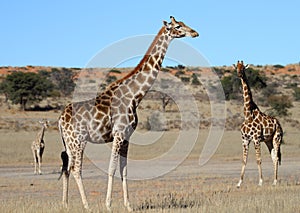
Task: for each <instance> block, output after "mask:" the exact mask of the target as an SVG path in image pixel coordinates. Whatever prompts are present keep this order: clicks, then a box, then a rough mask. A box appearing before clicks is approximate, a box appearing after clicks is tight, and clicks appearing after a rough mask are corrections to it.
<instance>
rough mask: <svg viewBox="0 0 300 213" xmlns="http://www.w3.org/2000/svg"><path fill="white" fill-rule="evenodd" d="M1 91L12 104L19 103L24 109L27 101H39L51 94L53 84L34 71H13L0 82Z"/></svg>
mask: <svg viewBox="0 0 300 213" xmlns="http://www.w3.org/2000/svg"><path fill="white" fill-rule="evenodd" d="M0 87H1V92H2V93H4V94H5V95H6V96H7V98H8V99H9V100H11V101H12V103H13V104H20V106H21V109H22V110H25V109H26V105H27V104H28V103H35V102H40V101H41V100H43V99H44V98H45V97H47V96H49V95H50V94H51V91H52V89H53V84H52V83H51V81H49V80H48V79H47V78H45V77H44V76H41V75H39V74H36V73H23V72H13V73H12V74H11V75H8V76H7V77H6V79H5V80H4V81H3V82H2V83H1V86H0Z"/></svg>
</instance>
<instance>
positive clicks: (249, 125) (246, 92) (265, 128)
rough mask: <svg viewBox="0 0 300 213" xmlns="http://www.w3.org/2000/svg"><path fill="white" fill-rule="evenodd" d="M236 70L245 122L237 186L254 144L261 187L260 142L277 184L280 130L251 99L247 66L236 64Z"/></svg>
mask: <svg viewBox="0 0 300 213" xmlns="http://www.w3.org/2000/svg"><path fill="white" fill-rule="evenodd" d="M234 67H235V69H236V70H237V75H238V77H239V78H240V79H241V82H242V88H243V97H244V117H245V120H244V122H243V124H242V126H241V133H242V140H243V165H242V171H241V177H240V180H239V182H238V184H237V187H240V186H241V184H242V182H243V179H244V174H245V167H246V164H247V158H248V150H249V144H250V142H251V141H253V142H254V147H255V153H256V161H257V166H258V172H259V184H258V185H259V186H261V185H262V182H263V179H262V169H261V162H262V161H261V149H260V148H261V145H260V144H261V142H265V143H266V145H267V147H268V149H269V151H270V154H271V157H272V160H273V164H274V181H273V185H276V183H277V173H278V163H279V164H280V162H281V152H280V144H281V141H282V136H283V132H282V128H281V126H280V123H279V121H278V120H277V119H276V118H273V117H271V116H268V115H266V114H264V113H262V112H261V111H260V110H259V108H258V106H257V105H256V104H255V103H254V101H253V99H252V94H251V91H250V87H249V84H248V82H247V78H246V75H245V70H246V69H247V67H248V65H246V66H244V63H243V61H241V62H239V61H238V62H237V65H234Z"/></svg>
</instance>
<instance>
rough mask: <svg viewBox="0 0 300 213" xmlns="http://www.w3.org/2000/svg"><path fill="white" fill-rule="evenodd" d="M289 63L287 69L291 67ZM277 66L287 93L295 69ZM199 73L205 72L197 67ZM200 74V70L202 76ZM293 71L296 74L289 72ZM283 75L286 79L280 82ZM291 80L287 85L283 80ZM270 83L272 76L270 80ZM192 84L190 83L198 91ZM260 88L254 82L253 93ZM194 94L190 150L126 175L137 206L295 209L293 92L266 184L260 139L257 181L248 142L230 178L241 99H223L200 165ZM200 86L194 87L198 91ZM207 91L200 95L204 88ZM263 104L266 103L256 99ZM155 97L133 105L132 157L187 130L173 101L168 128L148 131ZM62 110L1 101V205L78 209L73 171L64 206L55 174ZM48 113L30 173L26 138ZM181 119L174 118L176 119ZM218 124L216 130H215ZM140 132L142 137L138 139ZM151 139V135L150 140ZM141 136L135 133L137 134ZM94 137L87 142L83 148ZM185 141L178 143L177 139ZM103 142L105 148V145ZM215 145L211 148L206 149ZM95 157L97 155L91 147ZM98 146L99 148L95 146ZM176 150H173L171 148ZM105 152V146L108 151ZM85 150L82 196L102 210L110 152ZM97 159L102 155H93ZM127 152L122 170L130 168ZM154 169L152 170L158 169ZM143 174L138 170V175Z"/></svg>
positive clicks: (203, 134)
mask: <svg viewBox="0 0 300 213" xmlns="http://www.w3.org/2000/svg"><path fill="white" fill-rule="evenodd" d="M292 71H293V70H292ZM292 71H284V72H283V71H282V73H281V74H280V75H279V74H278V75H277V74H276V72H274V71H272V70H271V71H270V70H269V71H268V72H269V74H268V78H269V81H270V79H271V81H276V83H277V86H276V88H277V89H278V90H280V91H281V94H284V95H290V96H292V95H291V93H292V90H291V89H290V88H289V86H291V85H292V86H297V85H295V82H296V81H297V79H298V77H299V72H298V71H299V70H298V71H297V70H296V71H297V73H296V71H295V73H292ZM202 75H203V74H202ZM203 78H205V77H203ZM295 79H296V80H295ZM283 82H285V85H284V84H283ZM288 84H289V85H288ZM268 85H270V82H268ZM195 88H197V87H193V91H195V93H196V92H197V91H196V89H195ZM258 93H259V91H257V90H254V91H253V94H258ZM197 94H198V98H199V97H200V98H199V101H198V102H197V107H198V111H199V113H200V118H201V121H200V128H199V129H197V130H196V131H197V134H198V136H197V137H196V138H194V137H192V135H190V136H189V135H188V134H185V138H184V140H186V142H187V143H188V142H191V141H192V143H189V144H192V147H190V148H191V150H185V149H176V150H175V152H173V154H172V155H170V156H168V158H164V160H163V161H161V162H159V163H158V164H157V165H154V166H147V164H145V166H144V167H143V168H142V171H143V169H144V171H145V172H150V173H151V172H153V174H156V175H154V177H153V178H148V179H142V178H140V179H138V180H133V179H130V180H129V184H128V185H129V197H130V202H131V205H132V207H133V209H134V211H135V212H205V213H206V212H212V213H214V212H230V213H231V212H233V213H235V212H236V213H239V212H246V213H247V212H251V213H252V212H262V213H264V212H288V213H289V212H300V204H299V203H300V196H299V193H300V169H299V162H300V156H299V150H300V141H299V138H300V133H299V127H300V125H299V122H300V111H299V107H300V102H299V101H295V100H293V99H292V100H293V103H292V104H293V106H292V107H291V108H289V109H288V115H287V116H285V117H280V118H279V120H280V122H281V125H282V127H283V129H284V143H283V144H282V164H281V166H279V173H278V176H279V181H278V185H277V186H275V187H274V186H272V182H273V165H272V160H271V158H270V155H269V152H268V150H267V147H266V146H265V145H264V144H262V169H263V176H264V183H263V186H261V187H259V186H257V184H258V171H257V166H256V160H255V152H254V147H253V145H252V146H250V151H249V158H248V164H247V167H246V174H245V180H244V183H243V184H242V186H241V188H237V187H236V184H237V183H238V180H239V175H240V170H241V164H242V163H241V158H242V146H241V136H240V132H239V129H238V128H239V125H240V124H241V122H242V121H243V118H242V116H243V114H242V110H243V106H242V102H240V101H239V100H229V101H226V102H225V104H226V113H227V114H226V128H225V131H224V134H223V135H221V136H222V137H220V138H221V140H220V141H213V143H216V145H217V146H216V148H217V149H216V151H215V152H214V154H213V155H212V156H208V157H207V159H209V161H208V162H207V163H205V164H204V165H202V163H203V162H199V158H200V156H201V155H202V153H201V152H202V150H203V148H204V147H205V145H207V144H206V143H207V139H208V137H209V135H210V134H216V133H215V132H212V133H211V132H210V128H209V127H210V116H211V105H210V103H209V101H208V100H205V101H202V99H201V97H202V96H201V94H200V93H197ZM199 94H200V95H199ZM203 97H205V96H203ZM260 99H261V100H264V99H265V97H264V96H263V94H260V95H259V97H255V101H257V103H258V105H259V106H261V105H262V104H261V103H262V102H260ZM261 109H262V111H267V109H268V107H267V106H262V107H261ZM160 110H161V106H160V102H159V101H158V100H153V99H151V98H147V99H145V100H144V101H143V102H142V103H141V105H140V107H139V109H138V113H139V123H140V124H139V126H138V129H137V131H136V132H135V134H134V135H133V136H132V141H131V142H132V143H131V144H130V146H129V159H130V160H136V161H139V160H149V161H151V160H152V159H157V158H158V157H161V156H164V155H165V154H166V153H169V152H170V150H172V147H174V146H175V147H176V145H177V144H176V140H177V139H178V137H179V135H181V134H183V133H185V132H184V130H181V129H179V128H177V127H178V124H177V123H176V122H171V121H176V120H180V114H178V113H177V111H178V109H177V108H176V104H170V105H168V106H167V108H166V111H165V112H164V116H165V119H166V120H167V121H168V122H169V124H170V126H171V127H172V128H169V129H168V130H166V131H149V130H146V128H145V126H146V124H147V121H148V120H149V116H150V115H151V113H153V112H154V111H160ZM59 115H60V110H51V111H44V112H42V111H19V110H18V109H16V108H11V109H7V108H6V107H5V106H4V104H2V105H0V127H1V128H0V212H1V213H2V212H4V213H6V212H16V213H17V212H18V213H19V212H25V213H31V212H45V213H47V212H49V213H50V212H51V213H52V212H84V209H83V207H82V203H81V198H80V195H79V191H78V189H77V185H76V183H75V181H74V179H73V178H72V177H71V178H70V189H69V209H68V210H65V209H63V208H62V205H61V199H62V181H61V180H58V177H59V174H60V166H61V160H60V153H61V151H62V150H63V146H62V143H61V139H60V136H59V134H58V131H57V127H56V125H57V124H56V121H57V118H58V116H59ZM41 118H47V119H48V120H49V121H50V124H51V125H50V128H49V129H47V130H46V132H45V144H46V147H45V153H44V156H43V166H42V173H43V174H42V175H34V174H33V171H34V168H33V157H32V153H31V149H30V146H31V143H32V141H33V140H34V139H35V135H36V134H37V132H38V130H39V126H38V120H39V119H41ZM179 126H180V123H179ZM219 133H220V132H218V134H219ZM141 138H142V140H141ZM153 138H154V139H155V142H154V143H152V142H151V143H150V142H149V141H154V140H153ZM137 140H139V141H137ZM93 146H94V145H91V144H88V145H87V149H88V148H89V147H92V148H91V149H93ZM97 147H98V148H97V149H102V148H103V150H105V149H107V148H109V145H97ZM183 148H184V147H183ZM107 150H109V149H107ZM183 151H187V156H185V157H184V158H183V159H182V161H180V162H179V164H178V165H176V166H174V167H173V168H172V169H169V170H168V171H167V172H164V173H160V172H158V171H159V169H163V168H165V167H168V166H170V165H174V164H175V162H176V161H177V160H178V159H179V158H181V156H180V153H181V152H183ZM210 151H214V150H210ZM95 153H96V157H99V156H97V152H95ZM99 153H100V152H99ZM177 154H178V155H177ZM108 156H109V154H108ZM93 157H94V156H91V154H90V152H87V153H86V155H85V156H84V163H83V183H84V185H85V188H86V194H87V199H88V201H89V205H90V207H91V209H92V211H93V212H106V208H105V196H106V188H107V174H106V172H105V169H103V167H101V166H100V165H106V164H107V163H108V159H106V160H103V159H102V158H96V160H95V159H94V158H93ZM99 159H100V160H99ZM130 160H129V164H128V175H129V177H130V174H133V173H134V172H136V171H135V168H133V163H131V162H130ZM157 174H158V175H157ZM141 176H142V175H141ZM112 209H113V212H125V208H123V198H122V186H121V181H120V178H118V177H115V182H114V188H113V202H112Z"/></svg>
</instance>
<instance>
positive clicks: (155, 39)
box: [115, 26, 166, 84]
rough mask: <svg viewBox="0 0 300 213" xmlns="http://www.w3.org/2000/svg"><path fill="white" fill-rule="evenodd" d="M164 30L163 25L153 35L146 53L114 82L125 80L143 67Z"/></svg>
mask: <svg viewBox="0 0 300 213" xmlns="http://www.w3.org/2000/svg"><path fill="white" fill-rule="evenodd" d="M165 30H166V27H165V26H163V27H162V28H161V29H160V30H159V32H158V34H157V35H156V36H155V38H154V40H153V41H152V43H151V45H150V47H149V48H148V50H147V52H146V54H145V55H144V57H143V58H142V59H141V61H140V62H139V64H138V65H137V66H136V67H135V68H134V69H133V70H132V71H131V72H130V73H128V74H127V75H126V76H124V77H123V78H121V79H119V80H117V81H116V82H115V83H116V84H119V83H121V82H123V81H125V80H126V79H128V78H130V77H131V76H133V75H134V74H136V73H137V72H138V71H140V70H141V69H142V67H143V64H144V63H145V62H146V61H147V60H148V59H149V57H150V56H151V51H152V50H153V48H154V46H155V44H156V43H157V41H158V39H159V37H160V35H161V34H163V32H164V31H165Z"/></svg>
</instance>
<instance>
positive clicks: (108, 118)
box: [58, 16, 198, 211]
mask: <svg viewBox="0 0 300 213" xmlns="http://www.w3.org/2000/svg"><path fill="white" fill-rule="evenodd" d="M170 18H171V22H170V23H168V22H166V21H164V22H163V24H164V25H163V27H162V28H161V29H160V31H159V32H158V34H157V35H156V37H155V38H154V41H153V42H152V44H151V45H150V47H149V49H148V51H147V52H146V54H145V56H144V57H143V58H142V60H141V61H140V63H139V64H138V65H137V67H135V68H134V70H133V71H131V72H130V73H129V74H128V75H127V76H125V77H124V78H122V79H120V80H118V81H116V82H114V83H112V84H111V85H109V86H108V88H107V89H106V90H105V91H104V92H103V93H101V94H99V95H98V96H97V97H96V98H95V99H94V100H90V101H84V102H78V103H71V104H69V105H67V106H66V107H65V109H64V111H63V113H62V114H61V116H60V118H59V121H58V125H59V129H60V134H61V136H62V141H63V144H64V146H65V149H66V153H67V155H62V159H63V161H64V162H68V167H67V168H65V167H64V166H63V170H62V174H63V204H64V206H65V207H66V206H67V203H68V183H69V174H70V173H72V174H73V176H74V178H75V180H76V182H77V185H78V189H79V192H80V194H81V198H82V202H83V205H84V207H85V208H86V209H88V208H89V207H88V202H87V199H86V195H85V191H84V186H83V183H82V177H81V171H82V157H83V152H84V148H85V146H86V143H87V142H88V141H89V142H93V143H109V142H112V151H111V158H110V163H109V171H108V188H107V197H106V207H107V209H108V210H110V208H111V200H112V186H113V178H114V174H115V171H116V167H117V163H118V161H119V162H120V175H121V180H122V185H123V196H124V205H125V207H126V208H127V209H128V211H131V207H130V204H129V201H128V189H127V180H126V179H127V151H128V145H129V138H130V136H131V134H132V133H133V131H134V130H135V128H136V126H137V122H138V118H137V113H136V110H137V107H138V105H139V103H140V102H141V100H142V99H143V97H144V96H145V95H146V93H147V92H148V90H149V89H150V88H151V86H152V85H153V83H154V81H155V79H156V77H157V75H158V72H159V70H160V69H161V65H162V61H163V59H164V56H165V54H166V51H167V48H168V46H169V43H170V42H171V41H172V39H174V38H181V37H185V36H190V37H197V36H198V33H197V32H196V31H195V30H193V29H191V28H190V27H188V26H186V25H185V24H184V23H183V22H177V21H176V20H175V18H174V17H172V16H171V17H170ZM63 156H65V157H63ZM64 158H68V161H67V159H64Z"/></svg>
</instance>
